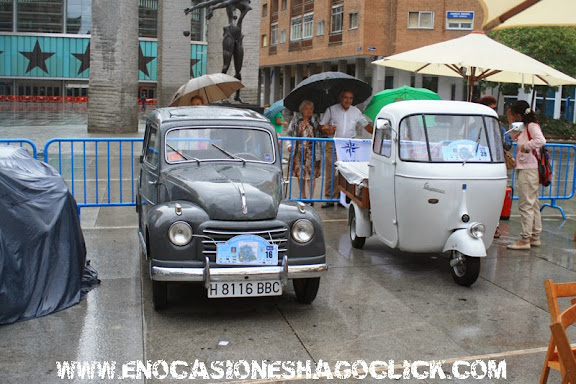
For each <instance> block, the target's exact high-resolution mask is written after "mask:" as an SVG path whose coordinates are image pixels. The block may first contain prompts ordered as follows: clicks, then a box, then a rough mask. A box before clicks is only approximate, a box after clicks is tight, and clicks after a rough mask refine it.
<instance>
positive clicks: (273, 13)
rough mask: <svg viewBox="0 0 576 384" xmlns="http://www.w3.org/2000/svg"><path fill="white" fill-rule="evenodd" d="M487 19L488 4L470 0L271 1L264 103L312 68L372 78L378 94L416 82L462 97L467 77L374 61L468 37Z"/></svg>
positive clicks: (265, 13)
mask: <svg viewBox="0 0 576 384" xmlns="http://www.w3.org/2000/svg"><path fill="white" fill-rule="evenodd" d="M482 19H483V12H482V7H481V6H480V4H479V3H478V2H476V1H470V0H317V1H309V0H264V1H262V22H261V29H260V34H261V49H260V68H261V72H262V76H263V78H265V79H271V86H270V87H269V88H270V89H269V90H267V89H264V92H263V93H264V97H263V98H264V101H265V102H266V103H268V102H273V101H275V100H278V99H280V98H282V97H283V96H284V95H286V94H287V93H289V91H290V90H291V89H292V88H293V87H294V86H295V85H296V84H298V83H299V82H300V81H301V80H302V79H303V78H305V77H307V76H309V75H311V74H314V73H318V72H322V71H336V70H337V71H341V72H346V73H348V74H350V75H355V76H356V77H358V78H361V79H363V80H365V81H367V82H369V83H371V84H372V86H373V88H374V91H375V92H377V91H380V90H382V89H387V88H394V87H397V86H400V85H412V86H417V87H425V88H429V89H431V90H433V91H435V92H438V93H439V94H440V96H441V97H442V98H443V99H461V97H462V95H463V92H464V87H463V84H462V83H463V82H462V80H461V79H458V78H454V79H447V78H446V79H439V78H438V77H437V76H422V75H418V74H416V75H415V74H412V73H409V72H405V71H400V70H393V69H386V68H384V67H377V66H375V65H372V64H371V62H372V61H374V60H376V59H378V58H381V57H385V56H390V55H393V54H395V53H400V52H403V51H407V50H410V49H414V48H418V47H422V46H425V45H428V44H432V43H436V42H440V41H445V40H450V39H453V38H456V37H460V36H463V35H465V34H467V33H470V32H471V31H473V30H475V29H480V27H481V23H482ZM265 85H266V84H265V83H264V88H266V86H265ZM267 91H268V92H267Z"/></svg>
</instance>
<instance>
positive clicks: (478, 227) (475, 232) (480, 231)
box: [468, 223, 486, 239]
mask: <svg viewBox="0 0 576 384" xmlns="http://www.w3.org/2000/svg"><path fill="white" fill-rule="evenodd" d="M484 232H486V227H485V226H484V224H480V223H472V224H470V226H469V227H468V233H469V234H470V236H472V237H473V238H475V239H481V238H482V236H484Z"/></svg>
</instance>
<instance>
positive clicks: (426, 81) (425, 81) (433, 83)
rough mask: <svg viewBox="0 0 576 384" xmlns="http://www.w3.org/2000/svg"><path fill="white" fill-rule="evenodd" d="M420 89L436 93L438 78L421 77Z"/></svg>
mask: <svg viewBox="0 0 576 384" xmlns="http://www.w3.org/2000/svg"><path fill="white" fill-rule="evenodd" d="M422 88H426V89H429V90H431V91H433V92H436V93H438V76H422Z"/></svg>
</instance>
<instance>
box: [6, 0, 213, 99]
mask: <svg viewBox="0 0 576 384" xmlns="http://www.w3.org/2000/svg"><path fill="white" fill-rule="evenodd" d="M92 2H93V1H92V0H37V1H30V0H4V1H0V99H2V100H9V101H72V100H75V101H76V102H85V101H87V96H88V87H89V78H90V49H91V46H90V38H91V29H92V7H93V4H92ZM198 2H200V1H199V0H196V1H193V2H192V3H198ZM158 5H159V2H158V0H138V14H137V15H134V17H138V40H139V44H138V45H139V47H138V50H139V52H138V79H139V87H138V88H139V91H138V93H139V94H138V95H134V98H135V99H136V98H137V97H138V96H140V95H144V96H146V97H148V98H152V99H153V98H155V97H156V81H157V61H158V60H157V57H158V41H157V32H158V31H157V20H158ZM181 11H182V12H183V9H182V10H181ZM190 16H191V22H190V25H189V26H188V25H182V26H174V28H179V29H181V30H182V32H183V31H184V30H189V31H190V39H191V41H190V45H191V54H190V77H196V76H199V75H203V74H205V73H206V63H207V58H206V55H207V48H206V46H207V43H206V36H207V31H206V19H205V12H204V10H197V11H194V12H192V13H191V15H190ZM190 16H189V17H190Z"/></svg>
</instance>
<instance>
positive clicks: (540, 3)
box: [479, 0, 576, 31]
mask: <svg viewBox="0 0 576 384" xmlns="http://www.w3.org/2000/svg"><path fill="white" fill-rule="evenodd" d="M479 1H480V4H481V5H482V8H483V9H484V23H483V29H484V30H485V31H489V30H491V29H494V28H498V29H499V28H512V27H534V26H544V25H548V26H552V25H555V26H562V25H564V26H573V25H576V1H574V0H505V1H504V0H479Z"/></svg>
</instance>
